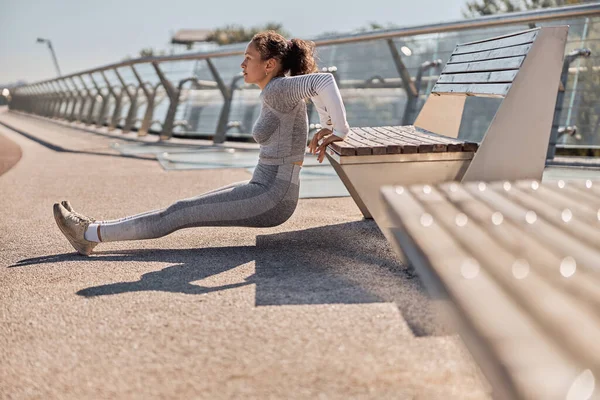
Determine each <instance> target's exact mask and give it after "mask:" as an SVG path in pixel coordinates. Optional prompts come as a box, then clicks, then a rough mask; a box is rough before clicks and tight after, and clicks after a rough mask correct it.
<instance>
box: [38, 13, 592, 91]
mask: <svg viewBox="0 0 600 400" xmlns="http://www.w3.org/2000/svg"><path fill="white" fill-rule="evenodd" d="M595 15H600V3H591V4H582V5H575V6H568V7H555V8H545V9H539V10H530V11H521V12H513V13H506V14H497V15H490V16H485V17H479V18H473V19H468V20H457V21H451V22H442V23H437V24H427V25H416V26H410V27H405V28H395V29H386V30H377V31H374V32H364V33H357V34H349V35H340V36H333V37H327V38H324V39H314V42H315V44H316V46H327V45H332V44H346V43H357V42H364V41H370V40H377V39H390V38H396V37H403V36H414V35H426V34H431V33H440V32H448V31H459V30H467V29H475V28H488V27H492V26H500V25H511V24H515V23H519V22H527V23H533V22H543V21H552V20H559V19H566V18H574V17H582V16H588V17H589V16H595ZM239 47H241V44H236V45H231V46H227V48H224V49H220V50H216V51H208V52H206V51H205V52H196V53H186V54H174V55H170V56H156V57H141V58H135V59H130V60H125V61H121V62H117V63H113V64H108V65H105V66H102V67H96V68H92V69H89V70H84V71H80V72H75V73H72V74H69V75H62V76H59V77H55V78H51V79H47V80H44V81H39V82H34V83H30V84H28V85H27V86H29V85H39V84H43V83H46V82H51V81H54V80H57V79H65V78H71V77H75V76H79V75H87V74H92V73H94V72H100V71H106V70H109V69H115V68H121V67H127V66H132V65H137V64H145V63H162V62H169V61H186V60H203V59H207V58H221V57H230V56H235V55H242V54H244V49H243V48H239Z"/></svg>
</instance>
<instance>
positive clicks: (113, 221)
mask: <svg viewBox="0 0 600 400" xmlns="http://www.w3.org/2000/svg"><path fill="white" fill-rule="evenodd" d="M249 182H250V181H241V182H235V183H232V184H230V185H227V186H223V187H220V188H218V189H214V190H210V191H208V192H205V193H202V194H201V195H199V196H197V197H195V198H198V199H199V198H202V197H204V196H208V195H212V194H215V193H219V192H223V191H226V190H229V189H231V188H235V187H238V186H242V185H246V184H248V183H249ZM158 211H160V210H152V211H146V212H143V213H140V214H136V215H131V216H129V217H124V218H119V219H111V220H106V221H96V224H116V223H119V222H124V221H127V220H130V219H133V218H139V217H143V216H144V215H149V214H154V213H156V212H158Z"/></svg>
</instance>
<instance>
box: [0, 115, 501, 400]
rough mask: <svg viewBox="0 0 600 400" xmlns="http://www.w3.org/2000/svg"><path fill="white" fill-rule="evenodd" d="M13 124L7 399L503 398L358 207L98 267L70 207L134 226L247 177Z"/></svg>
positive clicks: (12, 118) (2, 332) (127, 251)
mask: <svg viewBox="0 0 600 400" xmlns="http://www.w3.org/2000/svg"><path fill="white" fill-rule="evenodd" d="M0 123H2V124H4V125H0V135H3V137H4V138H6V139H8V140H10V141H12V142H14V143H15V144H17V145H18V146H19V147H20V149H21V150H22V153H23V155H22V158H21V160H20V161H19V162H18V163H17V164H16V165H15V166H14V167H13V168H11V169H10V170H8V171H7V172H5V173H4V174H2V175H1V176H0V193H2V196H0V206H1V207H0V398H11V399H13V398H14V399H22V398H45V399H47V398H56V399H75V398H76V399H82V398H90V399H91V398H93V399H101V398H111V399H112V398H144V399H152V398H161V399H164V398H206V399H221V398H244V399H254V398H256V399H271V398H272V399H289V398H291V399H301V398H306V399H314V398H319V399H338V398H339V399H347V398H360V399H362V398H365V399H366V398H371V399H384V398H393V399H486V398H489V388H488V386H487V384H486V382H485V380H483V379H482V378H481V374H480V372H479V370H478V368H477V367H476V365H475V364H474V363H473V361H472V359H471V357H470V355H469V354H468V352H466V350H465V349H464V346H463V344H462V342H461V341H460V339H458V337H457V336H456V335H454V334H452V333H451V332H450V331H449V330H448V329H447V328H446V327H444V326H442V325H441V323H439V322H437V321H438V320H437V319H436V318H435V311H434V310H435V307H434V305H435V301H433V300H431V299H430V298H428V296H427V295H426V294H425V292H424V289H423V288H422V287H421V285H420V282H419V280H418V279H417V278H416V277H415V275H414V273H413V271H412V270H411V269H410V268H409V267H406V266H404V265H402V264H401V263H400V262H399V261H398V259H397V257H396V256H395V254H394V253H393V251H392V250H391V248H390V246H389V245H388V243H387V242H386V240H385V239H384V237H383V236H382V235H381V234H380V232H379V231H378V229H377V227H376V226H375V225H374V223H373V222H371V221H365V220H363V219H362V216H361V214H360V212H359V210H358V208H357V207H356V206H355V205H354V203H353V201H352V199H351V198H330V199H312V200H309V199H303V200H301V201H300V203H299V206H298V208H297V210H296V213H295V214H294V215H293V217H292V218H291V219H290V220H289V221H288V222H286V223H285V224H283V225H281V226H279V227H276V228H269V229H251V228H205V229H187V230H182V231H178V232H175V233H173V234H171V235H169V236H167V237H164V238H161V239H156V240H148V241H135V242H122V243H108V244H101V245H99V246H98V247H97V248H96V249H97V252H96V253H95V254H94V255H93V256H92V257H89V258H84V257H81V256H78V255H76V254H75V253H74V252H73V249H72V248H71V246H70V245H69V243H68V242H67V241H66V239H65V238H64V237H63V236H62V234H61V233H60V231H59V230H58V228H57V227H56V225H55V223H54V220H53V218H52V204H53V203H54V202H57V201H60V200H63V199H68V200H70V201H71V202H72V204H73V206H74V207H75V208H76V209H78V210H79V211H81V212H83V213H85V214H88V215H91V216H94V217H96V218H99V219H110V218H119V217H123V216H125V215H130V214H133V213H138V212H142V211H146V210H149V209H155V208H161V207H165V206H167V205H168V204H170V203H171V202H173V201H176V200H177V199H181V198H185V197H191V196H194V195H197V194H199V193H202V192H204V191H208V190H210V189H214V188H217V187H219V186H222V185H225V184H228V183H231V182H235V181H239V180H243V179H248V178H249V174H248V172H246V171H245V170H243V169H218V170H198V171H177V172H167V171H164V170H163V169H162V168H161V167H160V166H159V165H158V163H157V162H156V161H154V160H152V159H147V158H146V159H145V158H143V157H141V158H136V157H129V158H127V157H122V156H120V155H119V154H118V153H117V152H116V151H114V150H113V149H112V148H111V146H110V144H111V143H114V142H115V141H119V140H118V139H114V138H110V137H106V136H99V135H93V134H91V133H88V132H83V131H78V130H75V129H71V128H66V127H64V126H60V125H57V124H54V123H50V122H44V121H42V120H39V119H35V118H31V117H27V116H23V115H17V114H14V113H10V112H7V111H6V110H5V109H4V110H2V111H0ZM6 125H9V126H11V127H12V128H15V129H17V130H18V131H19V133H18V132H16V131H14V130H12V129H8V128H7V127H6Z"/></svg>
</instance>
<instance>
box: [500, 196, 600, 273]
mask: <svg viewBox="0 0 600 400" xmlns="http://www.w3.org/2000/svg"><path fill="white" fill-rule="evenodd" d="M504 194H505V195H507V197H510V198H511V200H513V201H515V202H516V203H518V204H520V205H521V206H523V207H526V208H528V209H529V210H533V211H534V212H535V213H536V214H537V215H538V217H542V218H544V219H545V220H546V221H547V222H549V223H551V224H553V225H554V226H556V227H557V228H558V229H562V230H563V231H565V232H568V233H570V234H571V235H573V236H574V237H576V238H577V239H579V240H581V241H582V242H584V243H587V244H588V245H590V247H595V248H596V249H597V250H600V240H599V239H598V233H599V231H598V229H597V228H594V227H592V226H590V225H588V224H587V223H585V222H584V221H581V220H579V219H578V218H577V217H576V216H574V215H573V212H572V211H571V210H570V209H569V211H568V212H567V211H566V209H562V208H560V209H559V208H555V207H552V206H551V205H549V204H548V203H546V202H545V199H544V200H541V199H539V198H536V197H535V196H532V195H531V194H528V193H526V192H523V191H521V190H519V189H518V188H511V189H510V190H507V191H505V192H504ZM599 261H600V259H599ZM599 283H600V282H599Z"/></svg>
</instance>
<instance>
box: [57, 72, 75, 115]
mask: <svg viewBox="0 0 600 400" xmlns="http://www.w3.org/2000/svg"><path fill="white" fill-rule="evenodd" d="M63 83H64V80H63V79H62V78H61V79H57V80H56V85H57V86H58V88H59V89H60V91H61V93H62V94H63V100H62V101H61V104H60V108H59V109H58V113H57V116H56V117H57V118H59V119H62V118H64V115H65V113H66V112H67V110H68V108H69V102H70V101H71V91H70V90H69V88H68V87H67V89H65V87H64V86H63Z"/></svg>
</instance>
